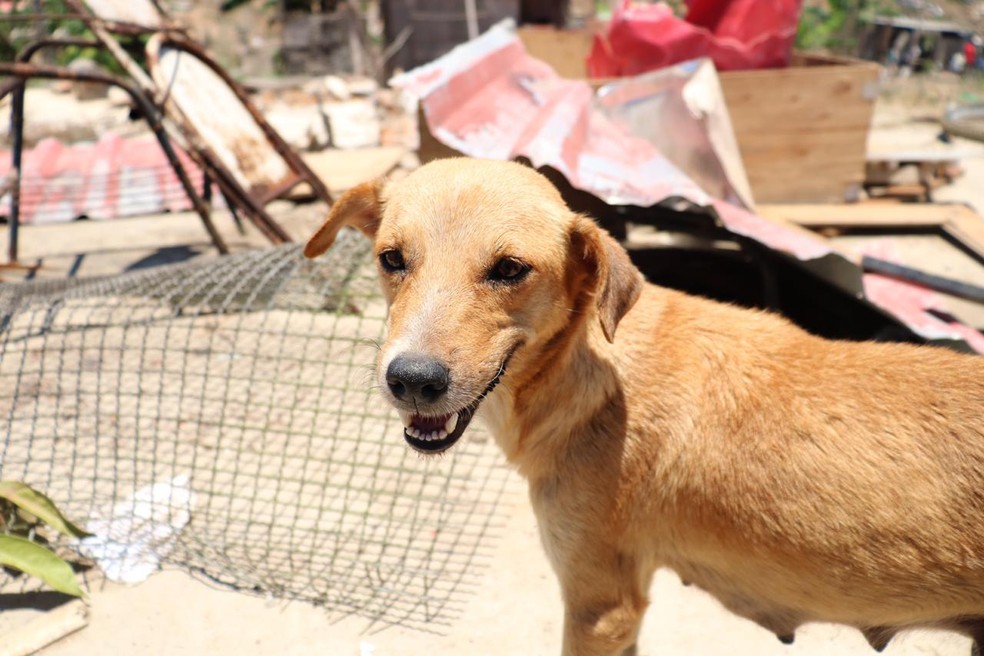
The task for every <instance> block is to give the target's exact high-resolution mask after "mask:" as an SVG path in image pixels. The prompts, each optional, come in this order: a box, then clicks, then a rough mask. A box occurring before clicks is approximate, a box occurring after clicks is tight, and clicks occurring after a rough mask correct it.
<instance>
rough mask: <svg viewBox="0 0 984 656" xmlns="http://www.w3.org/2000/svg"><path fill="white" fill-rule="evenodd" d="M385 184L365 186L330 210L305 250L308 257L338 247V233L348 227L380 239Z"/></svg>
mask: <svg viewBox="0 0 984 656" xmlns="http://www.w3.org/2000/svg"><path fill="white" fill-rule="evenodd" d="M382 186H383V184H382V181H380V180H374V181H372V182H363V183H362V184H360V185H359V186H357V187H354V188H352V189H350V190H349V191H346V192H345V193H344V194H342V196H341V198H339V199H338V200H337V201H335V204H334V205H332V206H331V209H330V210H328V216H327V217H325V222H324V223H322V224H321V227H320V228H318V231H317V232H315V233H314V234H313V235H312V236H311V238H310V239H308V242H307V244H306V245H305V246H304V257H308V258H312V257H318V256H319V255H321V254H322V253H324V252H325V251H326V250H328V248H329V247H330V246H331V245H332V244H333V243H334V241H335V237H336V236H337V235H338V231H339V230H341V229H342V227H344V226H352V227H353V228H358V229H359V230H361V231H362V232H363V233H364V234H365V235H366V236H367V237H369V238H370V239H372V238H373V237H375V236H376V229H377V228H379V221H380V214H381V212H382V203H381V202H380V199H379V194H380V191H381V189H382Z"/></svg>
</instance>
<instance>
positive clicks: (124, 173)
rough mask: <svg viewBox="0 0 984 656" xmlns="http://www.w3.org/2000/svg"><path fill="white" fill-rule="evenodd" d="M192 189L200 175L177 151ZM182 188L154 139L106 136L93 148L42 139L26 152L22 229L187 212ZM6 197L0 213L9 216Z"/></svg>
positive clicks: (0, 155) (4, 169)
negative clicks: (26, 226) (31, 226)
mask: <svg viewBox="0 0 984 656" xmlns="http://www.w3.org/2000/svg"><path fill="white" fill-rule="evenodd" d="M178 158H179V160H180V161H181V164H182V165H183V166H184V167H185V170H186V171H188V174H189V176H190V177H191V179H192V181H193V183H194V185H195V189H196V190H197V191H198V192H199V193H201V192H202V186H203V178H202V173H201V171H200V170H199V169H198V167H197V166H196V165H195V164H194V162H192V161H191V159H190V158H189V157H188V156H187V154H185V153H184V152H182V151H178ZM10 165H11V157H10V152H9V151H4V150H0V179H2V178H3V177H4V176H6V175H7V173H8V172H9V171H10ZM191 207H192V205H191V201H189V200H188V197H187V195H186V194H185V191H184V188H183V187H182V186H181V183H180V181H179V180H178V178H177V176H176V175H175V174H174V171H173V170H172V169H171V167H170V166H169V164H168V161H167V158H166V157H165V155H164V152H163V151H162V150H161V147H160V145H159V144H158V143H157V141H156V139H155V138H154V137H153V136H152V135H146V136H140V137H135V138H125V137H122V136H120V135H119V134H115V133H110V134H107V135H105V136H103V137H102V138H101V139H99V141H97V142H94V143H91V142H89V143H78V144H71V145H66V144H63V143H61V142H59V141H58V140H56V139H45V140H43V141H41V142H39V143H38V145H37V146H35V147H34V148H32V149H30V150H27V151H25V152H24V158H23V166H22V182H21V212H20V218H21V223H23V224H32V223H33V224H43V223H58V222H64V221H72V220H74V219H76V218H79V217H83V216H84V217H88V218H90V219H114V218H119V217H125V216H137V215H141V214H152V213H157V212H165V211H172V212H176V211H181V210H188V209H191ZM9 212H10V196H9V194H8V195H6V196H4V197H2V198H0V213H3V214H4V215H9Z"/></svg>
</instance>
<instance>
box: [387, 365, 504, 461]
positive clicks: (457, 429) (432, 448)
mask: <svg viewBox="0 0 984 656" xmlns="http://www.w3.org/2000/svg"><path fill="white" fill-rule="evenodd" d="M514 350H515V349H514ZM511 357H512V353H510V354H509V356H507V357H506V359H505V360H504V361H503V362H502V364H501V365H500V366H499V372H498V373H497V374H496V375H495V376H494V377H493V378H492V380H491V381H489V384H488V385H487V386H486V387H485V391H483V392H482V393H481V394H479V395H478V398H477V399H475V401H473V402H472V404H471V405H469V406H468V407H466V408H463V409H461V410H459V411H458V412H452V413H450V414H446V415H433V416H426V415H419V414H413V415H404V416H403V422H404V427H403V439H405V440H406V441H407V444H409V445H410V446H411V447H413V448H414V449H415V450H416V451H419V452H420V453H426V454H428V455H434V454H438V453H442V452H444V451H447V450H448V449H450V448H451V447H452V446H454V445H455V443H456V442H457V441H458V440H459V439H461V436H462V435H464V433H465V429H466V428H468V424H470V423H471V420H472V417H474V416H475V412H476V411H477V410H478V406H479V405H481V403H482V401H483V400H485V397H486V396H488V395H489V394H491V393H492V390H494V389H495V387H496V385H498V384H499V381H500V380H502V376H503V374H505V373H506V365H507V364H509V359H510V358H511Z"/></svg>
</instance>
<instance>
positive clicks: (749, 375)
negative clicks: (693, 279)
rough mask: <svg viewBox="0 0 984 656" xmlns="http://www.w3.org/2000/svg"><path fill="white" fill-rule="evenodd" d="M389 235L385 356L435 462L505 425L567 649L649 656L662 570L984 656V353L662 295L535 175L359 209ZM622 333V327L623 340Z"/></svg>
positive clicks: (319, 249) (406, 190) (482, 171)
mask: <svg viewBox="0 0 984 656" xmlns="http://www.w3.org/2000/svg"><path fill="white" fill-rule="evenodd" d="M344 225H350V226H355V227H356V228H359V229H360V230H362V232H364V233H365V234H366V235H368V236H369V237H370V238H371V239H373V240H374V243H375V254H376V257H377V259H378V263H379V273H380V276H381V278H382V285H383V289H384V291H385V294H386V297H387V299H388V301H389V303H390V317H389V326H388V330H389V334H388V338H387V340H386V343H385V344H384V346H383V348H382V350H381V352H380V356H379V363H378V378H379V382H380V385H381V387H382V389H383V392H384V394H385V395H386V397H387V399H388V400H389V401H390V402H391V403H392V404H393V405H394V406H395V407H396V409H397V410H398V411H399V412H400V414H401V416H402V417H403V420H404V424H405V425H406V432H405V434H404V438H405V439H406V441H407V442H408V443H409V444H410V446H412V447H413V448H414V449H416V450H418V451H421V452H424V453H439V452H441V451H444V450H445V449H448V448H450V447H451V446H452V445H453V444H454V443H455V442H456V441H457V440H458V439H459V438H460V437H461V435H462V433H463V432H464V430H465V429H466V427H467V426H468V423H469V421H470V420H471V419H472V416H473V415H475V414H476V413H478V414H480V415H481V416H482V418H483V420H484V421H485V422H486V423H487V424H488V426H489V427H490V429H491V431H492V433H493V434H494V436H495V438H496V440H497V442H498V444H499V445H500V446H501V448H502V450H503V451H504V452H505V454H506V457H507V458H508V459H509V461H510V462H511V463H513V464H514V465H515V466H516V467H517V468H518V469H519V471H520V472H521V473H522V474H523V475H524V476H525V477H526V478H527V479H528V481H529V486H530V498H531V500H532V503H533V507H534V510H535V511H536V515H537V518H538V520H539V523H540V531H541V536H542V539H543V543H544V546H545V548H546V551H547V553H548V555H549V557H550V560H551V563H552V564H553V567H554V569H555V571H556V573H557V576H558V578H559V579H560V584H561V588H562V592H563V598H564V604H565V612H566V615H565V626H564V654H567V655H568V656H573V655H575V654H578V655H586V654H619V653H622V652H623V650H624V651H625V652H626V653H633V652H634V650H635V649H634V645H635V640H636V635H637V633H638V630H639V625H640V622H641V620H642V616H643V613H644V611H645V609H646V604H647V598H646V595H647V591H648V588H649V585H650V581H651V579H652V576H653V573H654V571H655V570H656V568H658V567H663V566H665V567H670V568H672V569H674V570H676V571H677V572H678V573H679V574H680V576H681V577H682V578H683V579H685V580H688V581H691V582H693V583H695V584H697V585H699V586H700V587H702V588H704V589H705V590H708V591H709V592H711V593H712V594H714V595H715V596H716V597H717V598H718V599H720V600H721V602H723V603H724V604H725V605H726V606H727V607H728V608H730V609H731V610H732V611H734V612H735V613H737V614H739V615H742V616H744V617H747V618H749V619H751V620H754V621H755V622H758V623H759V624H761V625H762V626H764V627H766V628H768V629H769V630H771V631H774V632H775V633H776V634H777V635H778V636H779V637H780V639H782V640H784V641H791V640H792V637H793V634H794V632H795V630H796V628H797V627H798V626H799V625H800V624H803V623H805V622H812V621H825V622H839V623H843V624H848V625H851V626H855V627H858V628H860V629H861V630H862V631H864V633H865V636H866V637H867V638H868V640H869V642H870V643H871V644H872V646H873V647H875V648H877V649H880V648H882V647H884V646H885V644H887V642H888V641H889V640H890V639H891V637H892V636H893V635H894V634H895V633H896V632H897V631H899V630H901V629H905V628H910V627H926V626H936V627H947V628H951V629H954V630H957V631H960V632H962V633H966V634H969V635H970V636H971V637H972V638H973V639H974V640H975V641H976V643H977V645H979V646H980V645H982V643H984V415H982V409H984V359H982V358H977V357H973V356H963V355H958V354H956V353H953V352H950V351H947V350H944V349H940V348H929V347H914V346H906V345H894V344H874V343H865V344H857V343H846V342H832V341H827V340H824V339H820V338H817V337H814V336H812V335H809V334H807V333H805V332H804V331H802V330H800V329H799V328H797V327H795V326H793V325H792V324H790V323H789V322H787V321H785V320H783V319H782V318H779V317H776V316H773V315H770V314H766V313H763V312H756V311H750V310H745V309H740V308H737V307H731V306H728V305H722V304H719V303H715V302H712V301H708V300H704V299H700V298H695V297H691V296H687V295H685V294H681V293H678V292H675V291H670V290H668V289H662V288H659V287H656V286H653V285H649V284H646V283H645V282H644V281H643V277H642V275H641V274H640V272H639V271H638V270H637V269H636V268H635V267H634V266H633V265H632V264H631V262H630V261H629V258H628V256H627V254H626V252H625V251H624V250H623V249H622V248H621V247H620V246H619V245H618V244H617V243H616V242H615V241H614V240H612V239H611V238H610V237H609V236H608V235H607V234H606V233H604V232H603V231H601V230H600V229H599V228H598V227H597V226H596V225H595V224H594V223H593V222H592V221H591V220H589V219H587V218H584V217H582V216H579V215H577V214H574V213H572V212H571V211H570V210H569V209H568V208H567V207H566V205H565V204H564V202H563V200H562V199H561V197H560V195H559V193H558V192H557V191H556V190H555V189H554V187H553V186H551V184H550V183H549V182H548V181H547V180H546V179H545V178H543V177H542V176H541V175H539V174H538V173H536V172H535V171H533V170H531V169H528V168H525V167H523V166H520V165H518V164H512V163H505V162H490V161H480V160H466V159H454V160H443V161H438V162H434V163H431V164H428V165H426V166H424V167H422V168H421V169H419V170H417V171H416V172H414V173H413V174H411V175H410V176H408V177H407V178H405V179H404V180H402V181H400V182H395V183H391V184H389V185H386V186H383V185H382V184H381V183H367V184H364V185H361V186H359V187H357V188H356V189H353V190H352V191H350V192H349V193H347V194H345V195H344V196H343V197H342V198H340V199H339V201H338V202H337V203H336V204H335V206H334V207H333V208H332V209H331V212H330V214H329V215H328V218H327V220H326V221H325V223H324V225H323V226H321V228H320V229H319V230H318V232H317V233H316V234H315V235H314V236H313V237H312V238H311V240H310V241H309V242H308V244H307V247H306V248H305V251H304V253H305V255H307V256H308V257H315V256H317V255H319V254H321V253H323V252H324V251H325V250H326V249H327V248H328V247H329V246H330V245H331V243H332V241H333V240H334V238H335V235H336V234H337V232H338V230H339V229H340V228H341V227H342V226H344ZM616 327H617V329H618V330H617V332H616Z"/></svg>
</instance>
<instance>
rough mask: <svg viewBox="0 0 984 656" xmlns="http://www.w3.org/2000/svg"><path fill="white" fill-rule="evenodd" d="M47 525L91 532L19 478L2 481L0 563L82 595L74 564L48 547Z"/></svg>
mask: <svg viewBox="0 0 984 656" xmlns="http://www.w3.org/2000/svg"><path fill="white" fill-rule="evenodd" d="M45 527H47V528H48V529H50V530H54V531H57V532H59V533H64V534H65V535H70V536H73V537H77V538H82V537H85V536H87V535H88V533H86V532H85V531H83V530H82V529H80V528H79V527H78V526H76V525H75V524H73V523H72V522H70V521H69V520H68V519H66V518H65V516H64V515H62V513H61V511H59V510H58V508H57V507H56V506H55V504H54V503H53V502H52V501H51V499H49V498H48V497H46V496H45V495H43V494H41V493H40V492H38V491H37V490H35V489H33V488H31V487H30V486H28V485H26V484H24V483H20V482H16V481H0V565H2V566H4V567H10V568H12V569H16V570H18V571H21V572H24V573H25V574H28V575H30V576H36V577H37V578H39V579H41V580H42V581H44V582H45V583H46V584H48V585H49V586H51V587H52V588H54V589H55V590H57V591H59V592H64V593H65V594H69V595H73V596H76V597H81V596H82V589H81V588H80V587H79V584H78V581H76V580H75V573H74V572H73V571H72V567H71V566H70V565H69V564H68V563H67V562H65V561H64V560H63V559H62V558H60V557H59V556H57V555H56V554H55V553H53V552H52V551H51V550H50V549H49V548H48V546H47V540H46V539H45V537H44V534H43V532H44V530H45Z"/></svg>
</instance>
